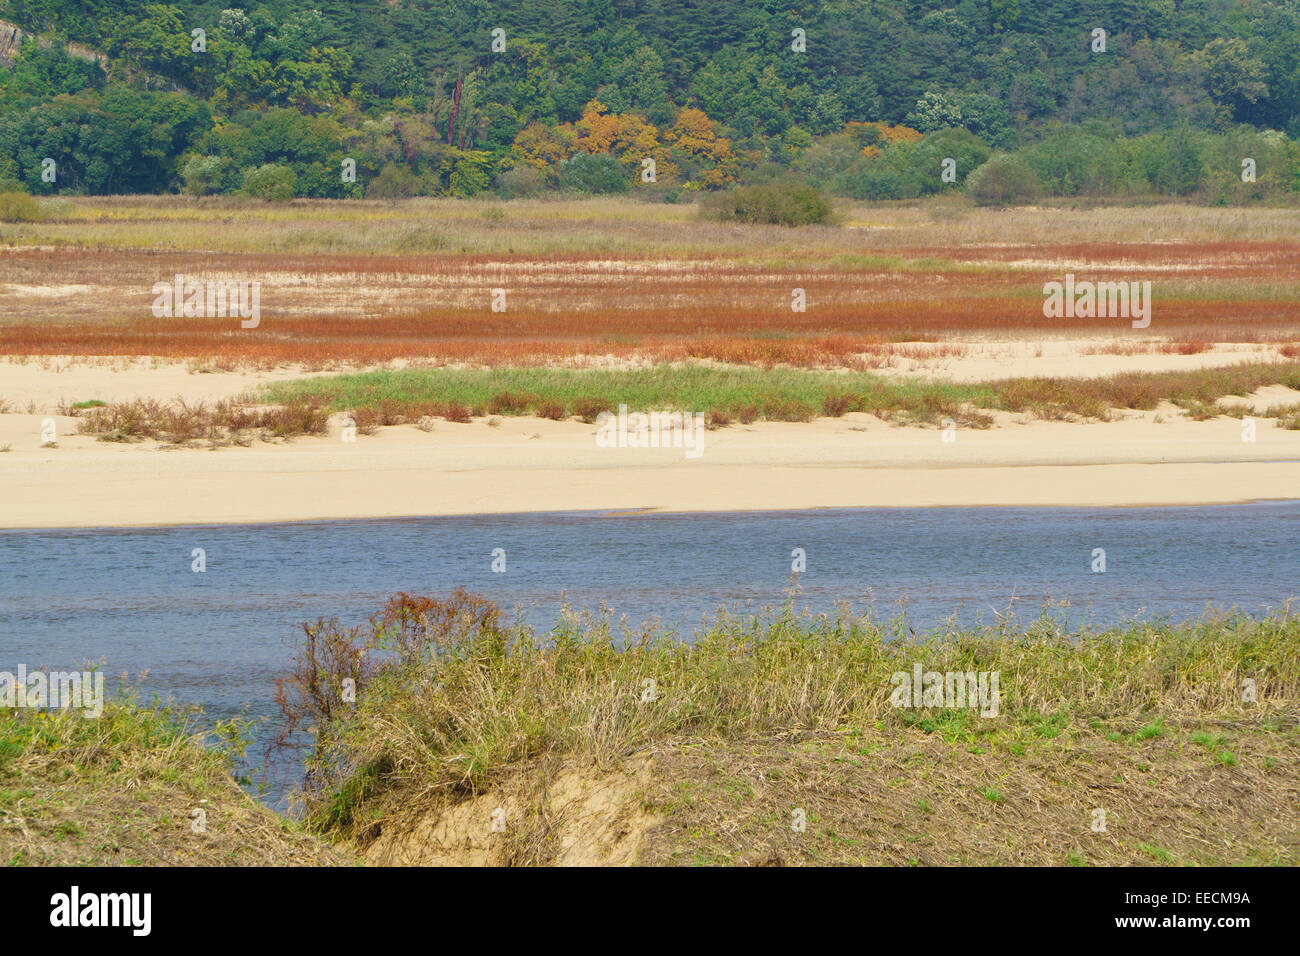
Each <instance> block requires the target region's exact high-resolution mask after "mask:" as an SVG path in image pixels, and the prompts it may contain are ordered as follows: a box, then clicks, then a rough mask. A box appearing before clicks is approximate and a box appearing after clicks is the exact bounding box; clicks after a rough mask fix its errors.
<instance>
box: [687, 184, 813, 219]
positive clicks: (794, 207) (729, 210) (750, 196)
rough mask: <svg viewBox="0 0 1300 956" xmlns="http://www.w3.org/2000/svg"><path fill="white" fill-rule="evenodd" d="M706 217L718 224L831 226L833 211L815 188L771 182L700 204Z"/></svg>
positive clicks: (738, 189)
mask: <svg viewBox="0 0 1300 956" xmlns="http://www.w3.org/2000/svg"><path fill="white" fill-rule="evenodd" d="M700 210H701V212H702V213H703V214H704V216H705V217H706V218H709V219H713V220H716V221H718V222H754V223H765V224H768V225H774V226H808V225H814V224H819V223H820V224H824V223H830V222H831V221H832V219H833V212H834V210H833V209H832V208H831V204H830V203H829V202H827V201H826V199H825V198H824V197H823V196H822V194H821V193H819V192H818V191H817V190H816V189H814V188H813V187H812V186H807V185H803V184H798V185H795V184H786V183H769V184H766V185H762V186H737V187H736V188H735V189H731V190H729V191H727V192H725V193H714V194H713V195H710V196H706V197H705V198H704V199H702V200H701V201H700Z"/></svg>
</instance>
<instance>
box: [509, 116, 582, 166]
mask: <svg viewBox="0 0 1300 956" xmlns="http://www.w3.org/2000/svg"><path fill="white" fill-rule="evenodd" d="M574 147H575V137H574V134H573V128H572V127H571V126H567V125H566V126H547V125H546V124H545V123H542V122H539V121H537V120H534V121H533V122H531V123H529V124H528V125H527V126H525V127H524V128H523V129H521V130H520V131H519V133H518V135H516V136H515V141H514V144H513V146H512V148H511V156H510V158H511V161H512V163H513V164H514V165H515V166H529V167H532V168H533V169H541V170H545V169H553V168H554V167H556V166H559V165H560V163H562V162H564V160H566V159H568V158H569V157H570V156H572V155H573V152H574Z"/></svg>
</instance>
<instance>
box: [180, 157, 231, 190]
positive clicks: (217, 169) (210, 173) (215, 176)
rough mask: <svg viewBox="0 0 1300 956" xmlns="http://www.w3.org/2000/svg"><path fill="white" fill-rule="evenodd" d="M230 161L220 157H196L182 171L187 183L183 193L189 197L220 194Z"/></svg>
mask: <svg viewBox="0 0 1300 956" xmlns="http://www.w3.org/2000/svg"><path fill="white" fill-rule="evenodd" d="M227 165H229V160H227V159H223V158H222V157H220V156H195V157H193V158H191V159H190V161H189V162H187V163H186V164H185V166H184V168H182V169H181V179H183V180H184V181H185V185H184V186H183V187H182V192H184V193H185V195H187V196H209V195H211V194H213V193H219V192H221V190H222V184H223V181H224V179H225V174H226V166H227Z"/></svg>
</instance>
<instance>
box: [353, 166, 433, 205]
mask: <svg viewBox="0 0 1300 956" xmlns="http://www.w3.org/2000/svg"><path fill="white" fill-rule="evenodd" d="M420 186H421V183H420V177H418V176H416V175H415V173H413V172H411V171H410V170H409V169H407V168H406V167H405V166H394V165H393V164H392V163H389V164H388V165H387V166H385V167H384V168H383V169H381V170H380V171H379V175H378V176H376V177H375V178H374V179H372V180H371V181H370V184H369V185H368V186H366V198H367V199H408V198H409V197H411V196H418V195H419V194H420Z"/></svg>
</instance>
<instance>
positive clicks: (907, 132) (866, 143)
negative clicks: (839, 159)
mask: <svg viewBox="0 0 1300 956" xmlns="http://www.w3.org/2000/svg"><path fill="white" fill-rule="evenodd" d="M844 132H845V134H846V135H848V136H850V137H852V139H853V140H854V142H856V143H857V144H858V145H859V146H860V147H862V155H863V156H867V157H873V156H879V155H880V154H881V152H883V151H884V150H886V149H888V148H889V147H890V146H893V145H894V144H895V143H915V142H916V141H917V140H919V139H920V138H921V134H920V133H919V132H918V131H917V130H914V129H912V127H910V126H891V125H890V124H889V123H881V122H878V121H872V122H870V123H859V122H857V121H853V122H850V123H847V124H846V125H845V127H844Z"/></svg>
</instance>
